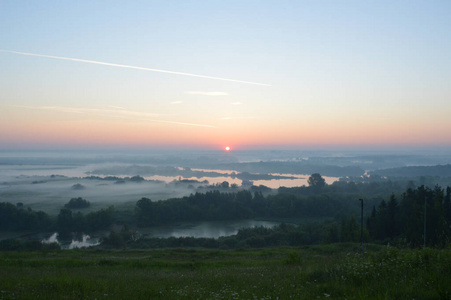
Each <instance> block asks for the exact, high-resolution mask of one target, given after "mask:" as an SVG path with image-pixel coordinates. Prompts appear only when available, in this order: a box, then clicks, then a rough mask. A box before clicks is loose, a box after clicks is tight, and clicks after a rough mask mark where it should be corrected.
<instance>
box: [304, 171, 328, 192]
mask: <svg viewBox="0 0 451 300" xmlns="http://www.w3.org/2000/svg"><path fill="white" fill-rule="evenodd" d="M307 182H308V185H309V186H311V187H313V188H318V189H320V188H322V187H323V186H325V185H326V180H324V178H323V177H321V175H320V174H319V173H313V174H312V175H311V176H310V177H309V179H308V181H307Z"/></svg>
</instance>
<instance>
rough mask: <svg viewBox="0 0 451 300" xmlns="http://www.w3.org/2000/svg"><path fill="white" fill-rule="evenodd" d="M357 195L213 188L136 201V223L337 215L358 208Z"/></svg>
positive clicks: (158, 223)
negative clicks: (167, 197)
mask: <svg viewBox="0 0 451 300" xmlns="http://www.w3.org/2000/svg"><path fill="white" fill-rule="evenodd" d="M357 199H358V198H355V197H354V196H353V195H344V196H342V195H336V196H334V197H330V196H328V195H324V194H317V195H310V196H298V195H294V194H282V193H279V194H276V195H268V196H266V197H265V196H263V194H262V193H261V192H255V193H253V194H252V193H251V192H250V191H247V190H242V191H238V192H236V193H220V192H219V191H209V192H206V193H195V194H191V195H190V196H187V197H183V198H174V199H168V200H160V201H151V200H150V199H148V198H142V199H141V200H139V201H138V202H137V203H136V210H135V216H136V222H137V225H138V226H140V227H148V226H155V225H162V224H171V223H175V222H184V221H210V220H239V219H251V218H266V219H281V218H303V217H317V218H324V217H335V216H337V215H338V214H340V213H349V211H352V210H353V208H352V206H355V207H358V203H357Z"/></svg>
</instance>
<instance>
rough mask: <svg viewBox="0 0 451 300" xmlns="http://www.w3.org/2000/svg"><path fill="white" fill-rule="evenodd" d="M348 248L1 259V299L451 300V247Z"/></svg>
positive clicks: (85, 252)
mask: <svg viewBox="0 0 451 300" xmlns="http://www.w3.org/2000/svg"><path fill="white" fill-rule="evenodd" d="M359 246H360V245H359V244H354V243H343V244H329V245H316V246H302V247H280V248H262V249H236V250H204V249H194V248H193V249H189V248H185V249H175V248H174V249H151V250H129V249H123V250H103V249H77V250H54V251H40V252H2V253H0V299H324V298H329V299H450V298H451V284H450V283H451V251H449V250H450V249H449V248H448V249H430V248H426V249H398V248H394V247H390V246H381V245H367V246H366V248H365V253H364V254H363V255H362V254H360V253H359Z"/></svg>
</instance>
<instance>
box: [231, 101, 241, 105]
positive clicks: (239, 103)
mask: <svg viewBox="0 0 451 300" xmlns="http://www.w3.org/2000/svg"><path fill="white" fill-rule="evenodd" d="M230 104H232V105H241V104H243V103H241V102H239V101H238V102H232V103H230Z"/></svg>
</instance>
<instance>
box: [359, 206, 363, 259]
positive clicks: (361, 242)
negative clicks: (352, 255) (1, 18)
mask: <svg viewBox="0 0 451 300" xmlns="http://www.w3.org/2000/svg"><path fill="white" fill-rule="evenodd" d="M359 201H360V203H361V212H360V252H362V254H363V199H359Z"/></svg>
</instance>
